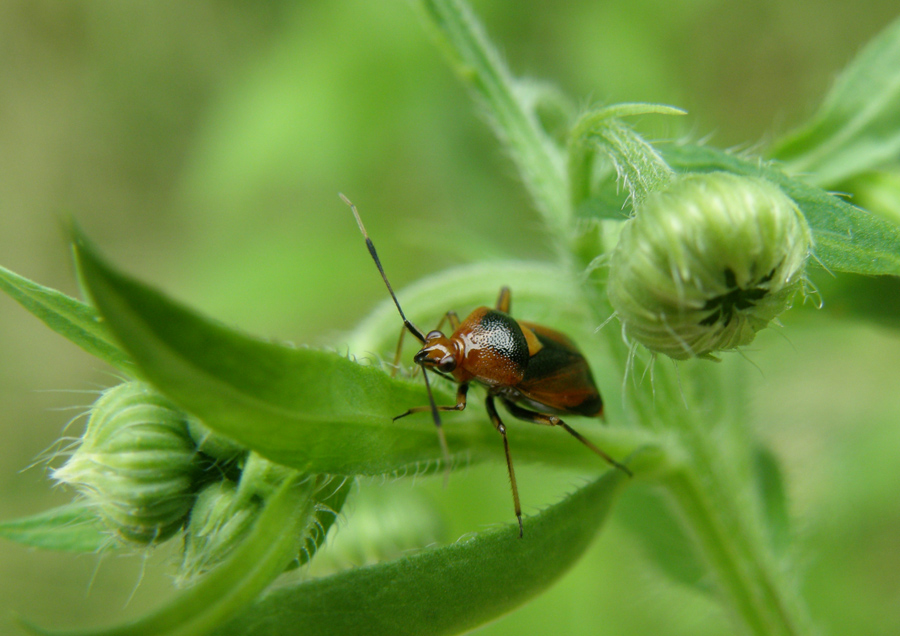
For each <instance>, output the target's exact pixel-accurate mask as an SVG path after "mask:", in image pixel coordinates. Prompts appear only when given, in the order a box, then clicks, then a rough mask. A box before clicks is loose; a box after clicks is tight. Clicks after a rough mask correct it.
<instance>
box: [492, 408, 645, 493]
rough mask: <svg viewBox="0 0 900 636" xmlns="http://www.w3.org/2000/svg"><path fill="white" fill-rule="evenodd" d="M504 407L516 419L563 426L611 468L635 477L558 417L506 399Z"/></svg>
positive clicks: (626, 468)
mask: <svg viewBox="0 0 900 636" xmlns="http://www.w3.org/2000/svg"><path fill="white" fill-rule="evenodd" d="M503 405H504V406H505V407H506V410H507V411H509V412H510V413H511V414H512V415H513V417H516V418H518V419H520V420H523V421H525V422H531V423H532V424H543V425H544V426H561V427H562V428H563V429H565V431H566V432H567V433H568V434H569V435H571V436H572V437H574V438H575V439H577V440H578V441H579V442H581V443H582V444H584V445H585V446H587V447H588V448H590V449H591V450H592V451H594V452H595V453H597V454H598V455H600V457H602V458H603V459H605V460H606V461H607V463H609V464H610V465H611V466H614V467H615V468H618V469H619V470H621V471H622V472H623V473H625V474H626V475H628V476H629V477H633V476H634V474H633V473H632V472H631V469H629V468H628V467H627V466H625V465H624V464H620V463H619V462H617V461H616V460H614V459H613V458H612V457H610V456H609V455H608V454H607V453H605V452H604V451H602V450H600V448H598V447H597V446H595V445H594V444H593V443H592V442H591V441H589V440H588V439H587V438H585V437H584V436H583V435H582V434H581V433H579V432H578V431H576V430H575V429H574V428H572V427H571V426H569V425H568V424H566V423H565V422H563V421H562V420H561V419H559V418H558V417H557V416H555V415H546V414H544V413H537V412H535V411H529V410H528V409H524V408H522V407H521V406H519V405H518V404H516V403H515V402H512V401H510V400H506V399H504V400H503Z"/></svg>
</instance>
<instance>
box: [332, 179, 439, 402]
mask: <svg viewBox="0 0 900 636" xmlns="http://www.w3.org/2000/svg"><path fill="white" fill-rule="evenodd" d="M338 196H339V197H341V200H342V201H343V202H344V203H346V204H347V205H348V206H350V209H351V210H352V211H353V216H355V217H356V224H357V225H358V226H359V231H360V232H362V235H363V236H364V237H365V239H366V247H367V248H369V254H371V256H372V260H373V261H375V265H376V266H377V267H378V271H379V272H380V273H381V279H382V280H383V281H384V284H385V285H386V286H387V288H388V291H389V292H390V294H391V298H393V299H394V304H395V305H397V311H399V312H400V317H401V318H402V319H403V324H404V325H405V326H406V328H407V329H408V330H409V333H411V334H412V335H413V336H415V337H416V338H417V339H418V341H419V342H422V343H424V342H425V335H424V334H423V333H422V332H421V331H419V329H418V327H416V326H415V325H414V324H412V323H411V322H410V321H409V320H408V319H407V318H406V314H404V313H403V309H402V308H401V307H400V301H399V300H397V295H396V294H395V293H394V288H393V287H391V283H390V282H389V281H388V279H387V276H386V275H385V273H384V268H383V267H382V266H381V259H380V258H378V252H376V251H375V244H374V243H372V239H370V238H369V233H368V232H366V226H364V225H363V222H362V219H361V218H359V212H357V211H356V206H355V205H353V202H352V201H350V199H348V198H347V197H345V196H344V194H343V193H342V192H338ZM430 394H431V392H430V391H429V395H430Z"/></svg>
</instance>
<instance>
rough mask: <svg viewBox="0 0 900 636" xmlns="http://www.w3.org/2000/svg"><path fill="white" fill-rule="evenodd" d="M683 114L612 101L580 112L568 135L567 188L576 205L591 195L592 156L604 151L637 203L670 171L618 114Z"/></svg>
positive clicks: (663, 181)
mask: <svg viewBox="0 0 900 636" xmlns="http://www.w3.org/2000/svg"><path fill="white" fill-rule="evenodd" d="M649 114H658V115H684V114H685V111H683V110H681V109H678V108H674V107H672V106H665V105H662V104H615V105H613V106H608V107H606V108H601V109H598V110H592V111H589V112H587V113H585V114H584V115H582V116H581V117H580V118H579V120H578V121H577V122H576V123H575V125H574V126H573V127H572V132H571V133H570V136H569V191H570V196H571V202H572V206H573V207H575V208H578V207H579V206H580V205H581V204H582V202H583V201H585V200H586V199H588V198H589V197H590V196H592V194H593V193H592V188H591V185H592V184H591V176H592V174H593V167H594V155H595V152H596V150H597V149H598V148H599V149H600V150H602V151H603V152H605V153H606V154H607V155H608V156H609V158H610V160H611V161H612V163H613V165H614V166H615V169H616V173H617V174H618V176H619V179H620V181H621V182H622V185H624V186H625V187H626V188H627V189H628V191H629V193H630V195H631V199H632V205H635V206H636V205H638V204H639V203H640V202H641V201H643V200H644V198H645V197H646V196H647V194H649V193H650V192H653V191H654V190H658V189H660V188H662V187H664V186H665V185H666V184H667V183H668V182H669V181H670V180H671V178H672V170H671V169H670V168H669V166H668V165H667V164H666V162H665V160H664V159H663V158H662V156H660V154H659V152H657V150H656V149H655V148H654V147H653V146H652V145H650V144H649V143H647V141H646V140H644V138H643V137H641V136H640V135H639V134H637V133H636V132H635V131H634V130H633V129H632V128H631V127H630V126H628V125H627V124H626V123H625V122H623V121H622V117H630V116H634V115H649Z"/></svg>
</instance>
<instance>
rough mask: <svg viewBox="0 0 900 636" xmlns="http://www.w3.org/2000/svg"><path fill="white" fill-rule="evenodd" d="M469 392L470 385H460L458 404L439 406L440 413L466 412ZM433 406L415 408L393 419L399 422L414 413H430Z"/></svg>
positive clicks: (457, 390)
mask: <svg viewBox="0 0 900 636" xmlns="http://www.w3.org/2000/svg"><path fill="white" fill-rule="evenodd" d="M468 392H469V384H468V383H467V382H464V383H462V384H460V385H459V387H458V388H457V389H456V404H454V405H453V406H439V407H437V410H438V411H464V410H465V408H466V394H467V393H468ZM430 410H431V405H427V406H414V407H412V408H411V409H409V410H408V411H406V412H405V413H401V414H400V415H398V416H397V417H395V418H393V421H395V422H396V421H397V420H399V419H400V418H401V417H406V416H407V415H412V414H413V413H422V412H424V411H430Z"/></svg>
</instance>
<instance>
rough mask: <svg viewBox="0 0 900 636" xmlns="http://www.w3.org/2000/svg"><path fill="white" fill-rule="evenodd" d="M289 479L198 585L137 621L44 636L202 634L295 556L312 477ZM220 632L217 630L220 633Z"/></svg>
mask: <svg viewBox="0 0 900 636" xmlns="http://www.w3.org/2000/svg"><path fill="white" fill-rule="evenodd" d="M298 478H299V476H295V477H293V478H289V479H288V480H286V481H285V482H284V483H283V484H282V485H281V486H280V487H279V489H278V490H277V491H276V492H275V493H274V494H273V495H272V497H271V498H269V499H268V501H267V503H266V506H265V508H264V509H263V511H262V513H261V514H260V516H259V518H258V519H257V521H256V523H255V524H254V526H253V531H252V532H251V533H250V535H249V536H248V537H247V539H246V540H245V541H244V542H243V543H241V545H240V546H239V547H238V549H237V550H235V552H234V553H233V554H232V555H231V556H230V557H229V558H228V559H226V560H225V561H224V562H223V563H222V564H221V565H220V566H219V567H217V568H215V569H214V570H213V571H212V572H210V573H209V574H208V575H207V576H206V577H204V578H203V579H202V580H201V581H200V582H198V583H197V584H196V585H195V586H194V587H192V588H190V589H188V590H186V591H185V592H183V593H181V594H179V595H178V596H176V597H175V598H174V599H173V600H172V601H171V602H169V603H168V604H167V605H165V606H163V607H162V608H160V609H159V610H157V611H155V612H153V613H151V614H148V615H146V616H144V617H142V618H139V619H137V620H135V621H133V622H130V623H127V624H123V625H119V626H116V627H110V628H107V629H98V630H90V629H89V630H67V631H62V630H47V629H43V628H40V627H37V626H35V625H34V624H32V623H30V622H28V621H22V622H23V623H24V625H25V627H27V628H28V629H30V630H31V631H33V632H34V633H36V634H41V635H43V636H201V635H202V634H208V633H211V632H212V630H213V629H215V628H216V626H217V625H219V624H220V623H221V622H222V621H224V620H227V619H228V618H230V617H232V616H234V615H235V613H237V612H239V611H240V610H241V608H243V607H244V606H246V605H248V604H249V603H250V602H252V601H253V599H254V598H256V596H257V595H259V593H260V592H262V591H263V589H265V588H266V587H267V586H268V585H269V584H270V583H271V582H272V581H273V580H274V579H275V578H276V577H277V576H278V575H279V574H281V572H283V571H284V568H285V567H286V566H287V565H288V564H289V563H290V562H291V560H292V559H293V558H294V557H295V556H296V555H297V550H298V549H299V547H300V544H301V542H302V541H303V537H304V536H305V532H306V530H307V528H308V527H309V524H310V521H311V520H312V517H313V512H314V505H313V499H312V498H311V497H310V495H311V494H312V485H313V484H314V482H315V480H314V479H307V480H306V481H305V482H301V483H298ZM216 633H218V632H216Z"/></svg>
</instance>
